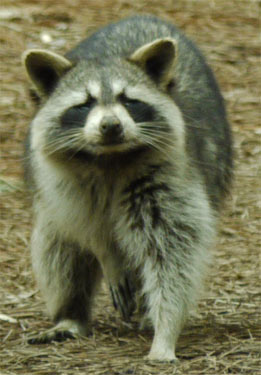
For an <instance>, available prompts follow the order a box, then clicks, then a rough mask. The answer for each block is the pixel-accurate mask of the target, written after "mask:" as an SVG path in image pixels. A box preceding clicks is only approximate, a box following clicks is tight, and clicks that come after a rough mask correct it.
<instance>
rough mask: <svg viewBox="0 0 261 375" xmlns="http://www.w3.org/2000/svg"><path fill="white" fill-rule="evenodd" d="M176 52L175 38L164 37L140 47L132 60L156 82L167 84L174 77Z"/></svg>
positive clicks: (131, 57) (162, 84)
mask: <svg viewBox="0 0 261 375" xmlns="http://www.w3.org/2000/svg"><path fill="white" fill-rule="evenodd" d="M176 54H177V42H176V41H175V39H172V38H162V39H156V40H154V41H153V42H151V43H148V44H145V45H144V46H142V47H140V48H138V49H137V50H136V51H135V52H134V53H133V54H132V55H131V56H130V61H133V62H135V63H136V64H138V65H140V66H141V67H142V68H143V69H144V70H145V71H146V73H147V74H148V75H149V76H150V77H151V78H152V79H153V80H154V81H155V82H156V83H158V84H160V85H161V86H165V85H167V84H168V83H169V81H170V80H171V79H172V78H173V67H174V64H175V57H176Z"/></svg>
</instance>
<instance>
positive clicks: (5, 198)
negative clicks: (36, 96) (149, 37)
mask: <svg viewBox="0 0 261 375" xmlns="http://www.w3.org/2000/svg"><path fill="white" fill-rule="evenodd" d="M259 6H260V2H259V1H257V0H256V1H255V0H244V1H243V0H242V1H240V0H230V1H227V0H211V1H209V0H198V1H195V0H194V1H193V0H183V1H182V0H176V1H173V0H165V1H164V2H160V1H158V0H147V1H145V0H137V1H130V0H114V1H113V0H108V1H105V0H103V1H102V0H85V1H83V0H76V1H69V0H64V1H63V2H58V1H56V0H43V1H41V2H40V1H39V2H35V1H32V0H31V1H29V0H20V1H19V2H17V1H13V0H2V2H1V7H0V30H1V34H0V41H1V50H0V63H1V65H0V76H1V97H0V120H1V123H0V137H1V139H0V141H1V151H0V152H1V154H0V155H1V160H0V199H1V200H0V228H1V232H0V261H1V275H0V278H1V285H0V314H2V315H0V321H1V327H0V337H1V343H0V348H1V350H0V374H1V375H11V374H12V375H13V374H37V375H44V374H68V375H69V374H75V373H77V374H79V375H81V374H95V375H102V374H103V375H105V374H106V375H116V374H117V375H123V374H135V375H142V374H143V375H145V374H166V375H167V374H189V375H193V374H195V375H199V374H206V375H211V374H215V375H216V374H258V373H260V372H259V371H260V367H259V366H260V359H259V354H260V331H258V330H259V329H260V302H261V301H260V279H259V272H260V255H259V250H260V248H261V246H260V245H261V243H260V242H261V240H260V232H261V222H260V221H261V196H260V177H261V176H260V175H261V173H260V165H261V163H260V161H261V160H260V159H261V157H260V156H261V127H260V118H261V116H260V115H261V113H260V112H261V109H260V94H261V93H260V86H258V81H259V82H260V65H259V64H260V46H259V43H258V26H259V19H258V14H259ZM7 11H9V13H8V12H7ZM139 11H146V12H152V13H155V14H157V15H161V16H164V17H167V18H169V19H172V20H173V21H175V23H176V24H177V25H179V26H180V27H182V28H183V29H184V30H185V31H186V32H187V34H189V35H190V36H191V37H192V38H193V39H194V40H196V41H197V42H198V43H199V45H200V46H201V48H202V49H203V51H204V52H205V54H206V55H207V56H208V59H209V61H210V63H211V65H212V66H213V68H214V70H215V72H216V74H217V77H218V79H219V82H220V85H221V87H222V91H223V93H224V96H225V98H226V100H227V104H228V111H229V117H230V120H231V123H232V125H233V131H234V136H235V153H236V175H235V183H234V190H233V194H232V197H231V199H230V201H229V202H228V205H227V208H226V209H225V213H224V216H223V219H222V223H221V228H220V232H221V234H220V237H219V239H218V243H217V246H216V248H215V249H213V252H214V253H215V259H216V261H215V263H214V265H213V267H212V270H211V277H209V283H208V292H207V294H206V296H205V299H203V300H202V302H201V303H200V306H199V310H198V313H197V315H194V316H193V317H192V318H191V319H190V321H189V323H188V325H187V328H186V329H185V330H184V332H183V334H182V336H181V338H180V341H179V346H178V353H177V354H178V356H179V358H180V359H181V363H180V365H179V366H177V367H173V366H171V365H160V364H151V363H146V362H145V361H144V360H143V356H144V355H145V354H146V353H147V351H148V349H149V346H150V343H151V339H152V332H144V331H141V332H140V331H138V330H137V323H136V322H135V320H134V323H133V326H132V327H126V326H124V325H122V324H121V323H120V320H119V318H118V316H116V315H115V313H114V311H113V309H112V307H111V303H110V300H109V298H108V295H107V291H106V290H103V291H102V293H101V294H100V296H99V299H98V301H97V306H96V308H95V313H94V322H93V335H92V337H90V338H87V339H82V340H76V341H68V342H66V343H62V344H59V343H54V344H51V345H47V346H29V345H28V344H27V342H26V337H27V336H28V334H29V333H31V332H32V331H38V330H40V329H41V330H42V329H44V328H46V327H49V325H50V322H49V321H48V320H47V318H46V316H45V315H44V312H43V311H44V306H43V304H42V300H41V298H40V296H39V295H38V293H37V291H36V287H35V284H34V281H33V278H32V273H31V267H30V259H29V250H28V240H29V236H30V227H31V213H30V202H29V198H28V197H27V195H26V193H25V191H24V187H23V183H22V168H21V159H22V156H21V155H22V143H23V139H24V135H25V132H26V128H27V126H28V122H29V119H30V117H31V114H32V106H31V104H30V102H29V101H28V99H27V95H26V87H27V86H26V83H25V82H26V78H25V74H24V72H23V69H22V67H21V65H20V55H21V53H22V51H23V50H24V49H26V48H28V47H36V46H37V47H45V48H46V47H48V48H52V49H53V50H56V51H58V52H64V51H65V50H68V48H69V47H70V46H71V45H73V44H74V43H75V42H76V41H78V40H79V39H80V38H81V37H82V36H83V35H85V32H86V30H87V29H89V28H90V29H92V28H94V27H97V26H100V25H102V24H105V23H107V22H109V21H111V20H114V19H117V18H118V17H119V16H126V15H128V14H131V13H135V12H139ZM46 34H48V35H49V36H50V37H51V40H52V41H51V43H50V44H48V45H47V44H45V43H44V41H43V39H44V38H43V35H46ZM258 63H259V64H258ZM6 320H9V321H6Z"/></svg>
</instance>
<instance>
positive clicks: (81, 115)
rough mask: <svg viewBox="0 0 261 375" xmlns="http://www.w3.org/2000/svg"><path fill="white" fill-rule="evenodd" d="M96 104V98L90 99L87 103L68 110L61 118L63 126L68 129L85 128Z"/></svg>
mask: <svg viewBox="0 0 261 375" xmlns="http://www.w3.org/2000/svg"><path fill="white" fill-rule="evenodd" d="M95 102H96V100H95V99H94V98H92V97H89V99H88V101H87V102H86V103H84V104H80V105H76V106H74V107H71V108H69V109H67V111H66V112H64V114H63V115H62V117H61V120H60V121H61V126H62V127H63V128H67V129H71V128H81V127H83V126H84V125H85V122H86V118H87V116H88V114H89V112H90V110H91V109H92V107H93V106H94V104H95Z"/></svg>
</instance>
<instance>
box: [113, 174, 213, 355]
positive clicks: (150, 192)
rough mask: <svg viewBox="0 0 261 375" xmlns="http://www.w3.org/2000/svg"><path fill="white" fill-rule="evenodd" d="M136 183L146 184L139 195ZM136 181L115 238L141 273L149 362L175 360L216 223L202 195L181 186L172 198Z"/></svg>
mask: <svg viewBox="0 0 261 375" xmlns="http://www.w3.org/2000/svg"><path fill="white" fill-rule="evenodd" d="M138 182H141V183H142V184H143V185H144V184H145V182H146V186H145V187H143V186H142V185H141V186H139V191H138V192H139V195H138V192H137V185H138ZM138 182H135V184H134V183H133V184H132V185H133V186H134V187H135V189H136V190H134V191H131V194H130V196H129V201H128V200H127V199H125V200H124V201H123V204H122V207H123V208H127V210H126V212H127V214H128V215H126V221H121V222H120V227H119V230H118V236H119V239H120V241H121V246H122V249H125V251H126V254H128V256H129V257H130V261H132V262H133V263H134V264H136V266H137V267H138V268H139V269H140V273H141V280H142V292H143V295H144V298H145V308H146V314H147V316H148V318H149V319H150V321H151V323H152V325H153V327H154V338H153V342H152V346H151V350H150V353H149V355H148V359H150V360H158V361H167V362H172V361H173V362H175V361H176V355H175V349H176V342H177V339H178V336H179V334H180V331H181V329H182V327H183V325H184V322H185V320H186V317H187V315H188V313H189V312H190V310H191V308H192V307H193V305H194V304H195V302H196V298H197V296H198V294H199V293H198V292H199V291H200V289H201V284H202V278H203V277H204V275H205V271H206V266H207V263H208V260H209V257H208V252H207V248H208V246H209V245H210V243H211V239H212V236H213V224H214V223H213V220H212V215H211V214H210V209H209V205H208V201H207V199H206V197H205V195H204V192H200V191H198V192H197V191H196V189H194V191H186V187H184V189H183V190H179V191H178V192H177V193H176V194H175V195H174V193H172V191H171V190H170V189H168V188H167V185H163V184H161V185H160V184H158V185H156V184H153V183H152V184H151V185H149V183H151V182H150V181H148V179H147V180H146V179H145V178H144V179H143V180H141V179H140V180H139V181H138ZM127 192H128V190H127ZM183 194H184V195H183ZM138 198H140V199H138ZM125 202H126V203H125ZM128 202H130V203H129V205H128ZM122 216H123V213H122ZM123 226H125V231H124V230H123ZM121 233H122V234H121Z"/></svg>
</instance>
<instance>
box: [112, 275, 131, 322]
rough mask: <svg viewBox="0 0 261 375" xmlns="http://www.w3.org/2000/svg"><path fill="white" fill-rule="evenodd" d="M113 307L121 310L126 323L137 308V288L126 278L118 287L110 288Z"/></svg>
mask: <svg viewBox="0 0 261 375" xmlns="http://www.w3.org/2000/svg"><path fill="white" fill-rule="evenodd" d="M110 291H111V296H112V301H113V305H114V307H115V309H116V310H119V311H120V313H121V315H122V317H123V319H124V320H125V321H128V320H130V318H131V316H132V314H133V312H134V310H135V308H136V302H135V287H134V286H133V285H132V283H131V280H130V279H129V278H128V277H127V276H126V277H125V279H124V280H123V281H122V282H120V283H119V284H118V285H116V286H115V285H114V286H112V285H111V286H110Z"/></svg>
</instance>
